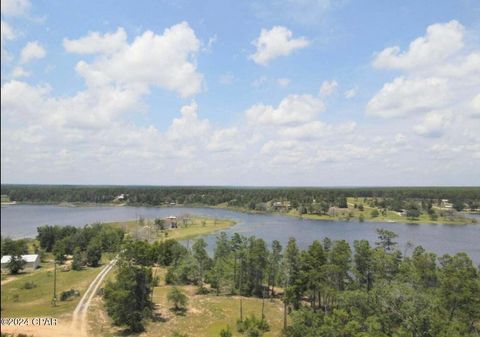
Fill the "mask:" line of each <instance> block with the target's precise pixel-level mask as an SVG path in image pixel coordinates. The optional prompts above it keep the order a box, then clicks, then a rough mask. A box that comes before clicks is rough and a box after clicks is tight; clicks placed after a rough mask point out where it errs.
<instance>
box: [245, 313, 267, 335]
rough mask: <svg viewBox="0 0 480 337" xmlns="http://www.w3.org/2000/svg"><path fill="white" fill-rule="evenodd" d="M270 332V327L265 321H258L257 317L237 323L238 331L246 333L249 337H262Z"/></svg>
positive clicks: (249, 317)
mask: <svg viewBox="0 0 480 337" xmlns="http://www.w3.org/2000/svg"><path fill="white" fill-rule="evenodd" d="M268 330H270V326H269V325H268V323H267V321H266V320H264V319H258V318H257V317H256V316H255V315H253V314H252V315H250V316H248V317H247V318H246V319H245V320H243V321H240V320H238V321H237V331H238V332H240V333H244V332H245V333H246V334H247V336H251V337H254V336H261V335H262V334H263V332H265V331H268Z"/></svg>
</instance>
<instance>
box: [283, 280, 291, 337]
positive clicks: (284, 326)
mask: <svg viewBox="0 0 480 337" xmlns="http://www.w3.org/2000/svg"><path fill="white" fill-rule="evenodd" d="M289 274H290V273H287V277H286V279H285V289H284V290H283V330H284V331H286V330H287V288H288V278H289V277H290V276H289Z"/></svg>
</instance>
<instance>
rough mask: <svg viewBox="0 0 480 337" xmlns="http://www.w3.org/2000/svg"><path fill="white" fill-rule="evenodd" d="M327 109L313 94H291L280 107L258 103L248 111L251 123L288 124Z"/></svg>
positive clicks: (303, 120)
mask: <svg viewBox="0 0 480 337" xmlns="http://www.w3.org/2000/svg"><path fill="white" fill-rule="evenodd" d="M324 109H325V105H324V104H323V102H322V101H321V100H320V99H318V98H316V97H313V96H311V95H289V96H287V97H285V98H284V99H282V101H281V102H280V103H279V104H278V107H276V108H274V107H273V106H271V105H265V104H256V105H254V106H252V107H251V108H249V109H248V110H247V111H246V117H247V120H248V121H249V122H250V123H259V124H264V125H286V124H296V123H302V122H308V121H311V120H313V119H314V118H315V117H316V116H317V115H318V114H319V113H320V112H322V111H323V110H324Z"/></svg>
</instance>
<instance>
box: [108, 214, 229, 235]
mask: <svg viewBox="0 0 480 337" xmlns="http://www.w3.org/2000/svg"><path fill="white" fill-rule="evenodd" d="M182 219H186V220H185V221H184V220H182ZM182 219H180V218H179V220H178V228H169V227H170V226H169V224H168V223H166V224H165V230H160V229H159V228H158V227H157V226H156V225H155V223H154V220H153V219H140V220H131V221H119V222H110V223H105V225H106V226H112V227H117V228H122V229H123V230H124V231H125V232H126V233H127V234H128V235H129V236H133V237H136V238H140V239H146V240H149V241H155V240H160V239H164V238H165V239H175V240H187V239H192V238H195V237H199V236H203V235H207V234H210V233H213V232H216V231H220V230H224V229H227V228H230V227H232V226H234V225H235V221H233V220H228V219H213V218H208V217H201V216H185V217H184V218H182Z"/></svg>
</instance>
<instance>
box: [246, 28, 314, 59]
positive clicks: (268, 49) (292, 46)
mask: <svg viewBox="0 0 480 337" xmlns="http://www.w3.org/2000/svg"><path fill="white" fill-rule="evenodd" d="M252 44H253V45H254V46H255V47H256V51H255V53H253V54H252V55H250V59H252V60H253V61H254V62H255V63H257V64H261V65H266V64H268V62H269V61H270V60H273V59H275V58H277V57H280V56H287V55H289V54H291V53H292V52H293V51H295V50H296V49H301V48H305V47H307V46H308V45H309V44H310V42H309V41H308V40H307V39H306V38H304V37H300V38H293V33H292V32H291V31H290V30H288V29H287V28H286V27H283V26H275V27H273V28H272V29H270V30H266V29H262V30H261V32H260V36H259V37H258V38H257V39H256V40H255V41H253V42H252Z"/></svg>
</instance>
